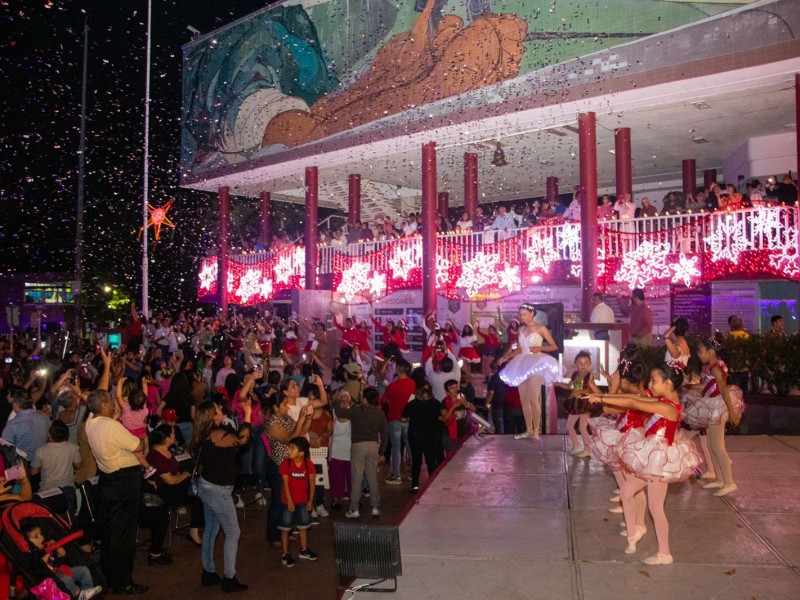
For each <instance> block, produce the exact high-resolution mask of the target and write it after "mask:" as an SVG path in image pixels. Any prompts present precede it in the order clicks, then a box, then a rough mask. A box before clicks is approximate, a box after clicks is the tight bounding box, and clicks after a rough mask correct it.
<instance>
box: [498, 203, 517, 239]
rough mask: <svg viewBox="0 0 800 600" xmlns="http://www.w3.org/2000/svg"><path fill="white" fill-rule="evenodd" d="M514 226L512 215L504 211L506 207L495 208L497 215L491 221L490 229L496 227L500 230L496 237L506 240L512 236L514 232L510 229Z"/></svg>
mask: <svg viewBox="0 0 800 600" xmlns="http://www.w3.org/2000/svg"><path fill="white" fill-rule="evenodd" d="M516 226H517V224H516V222H515V221H514V217H513V215H510V214H508V213H507V212H506V207H505V206H501V207H499V208H498V209H497V216H496V217H495V219H494V222H493V223H492V229H496V230H498V231H499V232H500V233H498V234H497V239H498V240H507V239H508V238H510V237H512V236H513V235H514V234H513V232H512V231H511V230H512V229H514V228H516Z"/></svg>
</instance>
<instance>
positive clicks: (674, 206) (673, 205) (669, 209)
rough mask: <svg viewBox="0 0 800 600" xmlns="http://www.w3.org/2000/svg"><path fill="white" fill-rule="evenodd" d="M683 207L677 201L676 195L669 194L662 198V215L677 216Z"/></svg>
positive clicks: (673, 193)
mask: <svg viewBox="0 0 800 600" xmlns="http://www.w3.org/2000/svg"><path fill="white" fill-rule="evenodd" d="M682 209H683V206H681V202H680V200H679V199H678V194H676V193H675V192H669V193H668V194H666V195H665V196H664V201H663V208H662V209H661V214H662V215H678V214H680V213H681V210H682Z"/></svg>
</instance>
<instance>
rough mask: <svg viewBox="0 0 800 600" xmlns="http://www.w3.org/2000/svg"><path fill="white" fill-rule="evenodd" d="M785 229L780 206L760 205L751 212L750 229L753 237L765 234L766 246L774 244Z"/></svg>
mask: <svg viewBox="0 0 800 600" xmlns="http://www.w3.org/2000/svg"><path fill="white" fill-rule="evenodd" d="M783 229H784V225H783V223H781V213H780V209H778V208H769V207H766V206H759V207H758V210H756V211H755V212H754V213H751V214H750V230H751V231H752V234H753V238H756V237H758V236H764V239H765V241H766V246H773V245H774V244H775V242H776V240H777V239H778V238H780V237H781V232H782V231H783Z"/></svg>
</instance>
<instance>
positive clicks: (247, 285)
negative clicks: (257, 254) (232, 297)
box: [236, 269, 261, 304]
mask: <svg viewBox="0 0 800 600" xmlns="http://www.w3.org/2000/svg"><path fill="white" fill-rule="evenodd" d="M260 292H261V271H259V270H258V269H247V273H245V274H244V275H242V278H241V279H240V280H239V287H238V288H237V290H236V295H237V296H239V298H241V300H242V304H246V303H247V302H248V301H249V300H250V298H252V297H253V296H257V295H258V294H259V293H260Z"/></svg>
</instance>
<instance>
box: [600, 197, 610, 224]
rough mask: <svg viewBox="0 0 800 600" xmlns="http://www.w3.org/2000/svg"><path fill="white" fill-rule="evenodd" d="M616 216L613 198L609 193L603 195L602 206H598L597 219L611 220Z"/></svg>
mask: <svg viewBox="0 0 800 600" xmlns="http://www.w3.org/2000/svg"><path fill="white" fill-rule="evenodd" d="M613 218H614V205H613V204H611V198H609V197H608V195H605V196H603V198H602V200H600V206H598V207H597V220H598V221H610V220H611V219H613Z"/></svg>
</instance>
